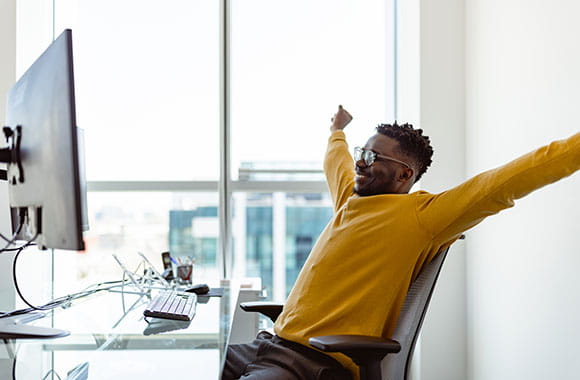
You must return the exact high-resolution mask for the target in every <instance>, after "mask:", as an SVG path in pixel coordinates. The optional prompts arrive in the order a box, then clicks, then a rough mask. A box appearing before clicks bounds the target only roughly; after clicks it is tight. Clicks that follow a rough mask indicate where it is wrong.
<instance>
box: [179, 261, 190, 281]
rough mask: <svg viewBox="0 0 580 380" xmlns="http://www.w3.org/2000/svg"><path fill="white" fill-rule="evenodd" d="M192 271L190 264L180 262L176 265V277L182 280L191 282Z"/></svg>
mask: <svg viewBox="0 0 580 380" xmlns="http://www.w3.org/2000/svg"><path fill="white" fill-rule="evenodd" d="M192 271H193V265H192V264H180V265H178V266H177V277H179V278H180V279H181V280H182V281H185V282H191V272H192Z"/></svg>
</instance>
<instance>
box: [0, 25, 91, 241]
mask: <svg viewBox="0 0 580 380" xmlns="http://www.w3.org/2000/svg"><path fill="white" fill-rule="evenodd" d="M5 125H6V127H4V134H5V136H6V139H7V140H8V143H9V147H8V148H6V149H7V150H8V151H9V154H5V156H9V157H7V158H6V157H5V158H4V159H0V160H1V161H5V162H6V161H8V166H7V180H8V188H9V190H8V192H9V202H10V208H11V210H12V215H13V216H12V218H13V232H16V231H18V238H19V239H21V240H34V241H36V243H37V245H38V247H39V248H41V249H47V248H57V249H67V250H84V243H83V234H82V232H83V229H86V228H87V225H88V223H87V217H86V197H85V179H84V163H83V159H82V157H80V156H79V154H81V153H82V147H83V142H82V141H79V139H81V140H82V135H81V136H79V132H78V131H77V125H76V116H75V94H74V76H73V59H72V32H71V30H65V31H64V32H63V33H62V34H61V35H60V36H59V37H58V38H57V39H55V40H54V41H53V42H52V44H51V45H50V46H49V47H48V48H47V49H46V51H44V53H42V55H40V57H39V58H38V59H37V60H36V61H35V62H34V63H33V64H32V66H30V68H29V69H28V70H27V71H26V72H25V73H24V74H23V75H22V77H21V78H20V79H19V80H18V81H17V82H16V83H15V84H14V86H13V87H12V88H11V89H10V91H9V93H8V97H7V102H6V122H5ZM21 224H23V226H20V225H21Z"/></svg>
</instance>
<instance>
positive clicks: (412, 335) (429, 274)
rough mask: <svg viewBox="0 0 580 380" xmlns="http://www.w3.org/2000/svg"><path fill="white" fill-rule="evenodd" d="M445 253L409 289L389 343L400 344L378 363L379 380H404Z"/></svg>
mask: <svg viewBox="0 0 580 380" xmlns="http://www.w3.org/2000/svg"><path fill="white" fill-rule="evenodd" d="M447 251H449V248H446V249H444V250H442V251H441V252H439V253H438V254H437V256H435V258H433V260H431V262H430V263H429V264H427V265H426V266H425V268H423V269H422V270H421V273H419V275H418V276H417V278H416V279H415V281H413V283H412V284H411V286H410V287H409V291H408V292H407V297H406V298H405V303H404V305H403V308H402V310H401V314H400V315H399V320H398V322H397V327H396V328H395V332H394V333H393V339H394V340H396V341H398V342H399V343H400V344H401V351H400V352H399V353H398V354H394V355H387V356H386V357H385V359H383V361H382V363H381V365H382V374H383V379H388V380H406V379H407V377H408V375H409V369H410V364H411V358H412V356H413V350H414V348H415V343H416V341H417V337H418V336H419V332H420V330H421V325H422V324H423V319H424V318H425V314H426V312H427V308H428V306H429V301H430V300H431V295H432V294H433V289H435V283H436V282H437V278H438V277H439V272H440V271H441V267H442V266H443V262H444V261H445V257H446V256H447Z"/></svg>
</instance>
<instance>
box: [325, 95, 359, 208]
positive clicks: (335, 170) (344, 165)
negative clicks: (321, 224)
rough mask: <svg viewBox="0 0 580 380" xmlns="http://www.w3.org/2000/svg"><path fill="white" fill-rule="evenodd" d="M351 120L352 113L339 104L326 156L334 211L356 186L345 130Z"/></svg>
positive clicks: (327, 180) (326, 172)
mask: <svg viewBox="0 0 580 380" xmlns="http://www.w3.org/2000/svg"><path fill="white" fill-rule="evenodd" d="M351 120H352V115H351V114H350V113H348V111H347V110H345V109H344V108H343V107H342V106H338V111H337V112H336V113H335V114H334V116H333V117H332V119H331V122H332V124H331V125H330V132H331V135H330V137H329V139H328V148H327V150H326V156H325V158H324V174H325V175H326V182H327V183H328V189H329V191H330V195H331V197H332V201H333V204H334V211H337V210H338V209H339V208H340V207H341V206H342V205H343V203H344V202H345V201H346V199H347V198H348V197H349V196H350V195H352V189H353V186H354V164H353V162H352V157H351V155H350V153H349V151H348V144H347V143H346V138H345V135H344V132H343V129H344V128H345V127H346V126H347V125H348V123H350V122H351Z"/></svg>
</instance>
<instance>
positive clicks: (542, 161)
mask: <svg viewBox="0 0 580 380" xmlns="http://www.w3.org/2000/svg"><path fill="white" fill-rule="evenodd" d="M578 169H580V133H578V134H575V135H573V136H572V137H570V138H568V139H565V140H560V141H555V142H552V143H551V144H549V145H546V146H544V147H542V148H539V149H537V150H535V151H533V152H530V153H528V154H526V155H524V156H522V157H519V158H517V159H515V160H514V161H511V162H510V163H508V164H506V165H504V166H501V167H499V168H496V169H493V170H489V171H486V172H483V173H481V174H479V175H477V176H475V177H473V178H472V179H470V180H468V181H466V182H464V183H463V184H461V185H459V186H457V187H455V188H453V189H450V190H448V191H445V192H443V193H440V194H436V195H430V194H427V193H419V194H418V196H417V215H418V219H419V222H420V223H421V224H423V226H424V227H425V228H426V229H427V230H428V231H430V232H431V233H432V235H433V238H434V239H435V240H436V241H440V242H445V241H449V240H452V239H454V238H457V237H458V236H459V235H461V233H463V232H464V231H465V230H467V229H469V228H471V227H473V226H475V225H476V224H478V223H479V222H481V221H482V220H483V219H485V218H486V217H488V216H490V215H494V214H497V213H498V212H499V211H501V210H503V209H506V208H509V207H512V206H513V205H514V201H515V200H516V199H519V198H522V197H524V196H525V195H527V194H529V193H530V192H532V191H534V190H536V189H539V188H541V187H543V186H545V185H548V184H550V183H553V182H556V181H558V180H560V179H561V178H564V177H567V176H569V175H571V174H572V173H574V172H575V171H577V170H578Z"/></svg>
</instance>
